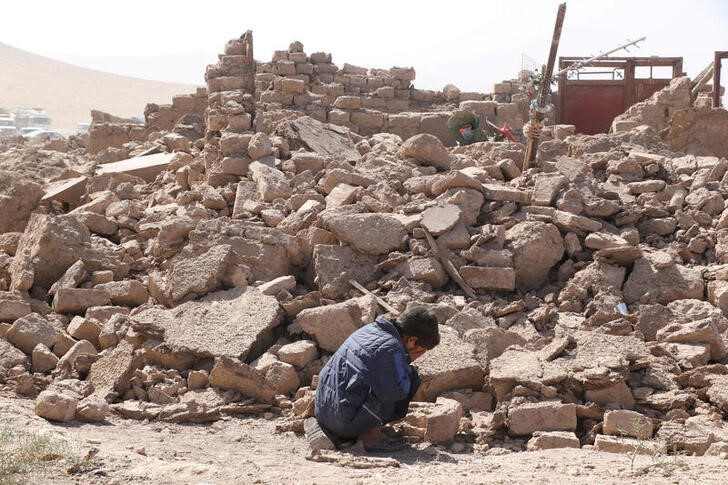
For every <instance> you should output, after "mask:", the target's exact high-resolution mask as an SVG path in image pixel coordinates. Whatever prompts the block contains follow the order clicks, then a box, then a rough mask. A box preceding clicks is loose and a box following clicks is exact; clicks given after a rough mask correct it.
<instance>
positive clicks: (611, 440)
mask: <svg viewBox="0 0 728 485" xmlns="http://www.w3.org/2000/svg"><path fill="white" fill-rule="evenodd" d="M594 449H595V450H597V451H604V452H607V453H621V454H627V453H637V454H638V455H654V454H656V453H659V452H663V451H664V450H663V449H662V446H661V445H660V444H659V443H655V442H651V441H644V440H638V439H635V438H624V437H621V436H605V435H603V434H598V435H597V436H596V438H595V439H594Z"/></svg>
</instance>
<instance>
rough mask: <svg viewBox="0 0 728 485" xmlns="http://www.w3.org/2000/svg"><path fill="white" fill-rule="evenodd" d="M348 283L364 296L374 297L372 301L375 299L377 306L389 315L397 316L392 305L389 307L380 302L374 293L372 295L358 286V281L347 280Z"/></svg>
mask: <svg viewBox="0 0 728 485" xmlns="http://www.w3.org/2000/svg"><path fill="white" fill-rule="evenodd" d="M349 283H350V284H351V286H353V287H354V288H356V289H357V290H359V291H361V292H362V293H364V294H365V295H369V296H373V297H374V299H375V300H377V303H379V305H380V306H381V307H382V308H384V309H385V310H387V311H388V312H389V313H392V314H394V315H399V312H398V311H397V310H396V309H395V308H394V307H393V306H392V305H390V304H389V303H387V302H386V301H384V300H382V299H381V298H379V297H378V296H377V295H375V294H374V293H372V292H371V291H369V290H367V289H366V288H364V287H363V286H362V285H360V284H359V282H358V281H355V280H349Z"/></svg>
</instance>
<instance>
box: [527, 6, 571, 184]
mask: <svg viewBox="0 0 728 485" xmlns="http://www.w3.org/2000/svg"><path fill="white" fill-rule="evenodd" d="M565 15H566V3H562V4H561V5H559V10H558V12H557V14H556V24H555V25H554V35H553V36H552V38H551V50H550V51H549V61H548V64H546V70H545V71H544V74H543V78H542V79H541V89H540V90H539V93H538V98H537V100H536V103H537V106H538V107H543V106H545V105H546V97H547V96H548V94H549V92H550V91H551V77H552V75H553V73H554V63H555V62H556V51H557V50H558V48H559V39H560V38H561V27H562V26H563V25H564V16H565ZM530 118H531V121H534V122H537V121H539V119H538V118H539V113H538V112H537V110H536V107H535V106H533V105H532V106H531V112H530ZM537 148H538V140H537V139H535V138H533V137H531V136H529V137H528V143H527V144H526V154H525V156H524V157H523V170H524V171H525V170H528V169H529V167H530V165H531V162H532V161H534V160H535V159H536V150H537Z"/></svg>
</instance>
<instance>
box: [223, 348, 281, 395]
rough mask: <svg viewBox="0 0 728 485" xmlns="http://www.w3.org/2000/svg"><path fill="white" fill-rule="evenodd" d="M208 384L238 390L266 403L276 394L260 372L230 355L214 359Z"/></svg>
mask: <svg viewBox="0 0 728 485" xmlns="http://www.w3.org/2000/svg"><path fill="white" fill-rule="evenodd" d="M210 386H212V387H217V388H219V389H231V390H234V391H238V392H241V393H242V394H243V395H245V396H249V397H252V398H255V399H259V400H261V401H263V402H266V403H273V402H274V400H275V395H276V392H275V390H274V389H273V388H272V387H271V386H270V385H269V384H268V382H267V381H266V380H265V377H264V376H263V375H262V374H261V373H260V372H258V371H257V370H255V369H253V368H252V367H250V366H249V365H247V364H244V363H242V362H240V361H238V360H237V359H232V358H230V357H218V358H216V359H215V365H214V367H213V368H212V371H211V372H210Z"/></svg>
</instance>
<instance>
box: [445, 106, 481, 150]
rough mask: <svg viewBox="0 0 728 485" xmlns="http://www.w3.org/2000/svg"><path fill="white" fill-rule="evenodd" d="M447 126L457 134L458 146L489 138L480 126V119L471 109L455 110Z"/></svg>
mask: <svg viewBox="0 0 728 485" xmlns="http://www.w3.org/2000/svg"><path fill="white" fill-rule="evenodd" d="M447 127H448V129H449V130H450V131H451V132H452V134H453V135H454V136H455V141H457V143H458V146H464V145H470V144H471V143H476V142H479V141H487V140H488V136H487V135H486V134H485V133H484V132H483V129H482V128H481V127H480V120H478V117H477V116H476V115H475V113H473V112H472V111H470V110H466V109H462V110H458V111H454V112H453V113H452V115H450V118H448V120H447Z"/></svg>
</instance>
